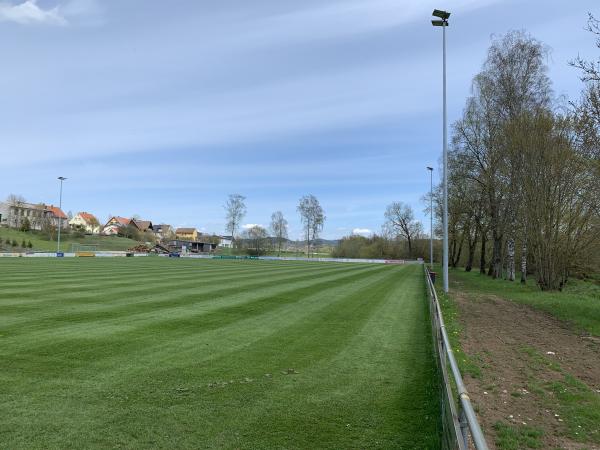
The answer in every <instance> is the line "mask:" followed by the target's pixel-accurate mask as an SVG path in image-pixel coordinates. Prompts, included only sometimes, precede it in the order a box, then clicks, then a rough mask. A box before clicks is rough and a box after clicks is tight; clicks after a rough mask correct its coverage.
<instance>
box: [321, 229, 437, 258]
mask: <svg viewBox="0 0 600 450" xmlns="http://www.w3.org/2000/svg"><path fill="white" fill-rule="evenodd" d="M434 244H435V245H434V247H435V248H434V252H435V254H436V255H437V254H438V253H439V248H438V247H439V244H438V242H435V241H434ZM411 247H412V248H411V249H410V251H409V246H408V241H407V240H406V239H403V238H387V237H385V236H378V235H374V236H371V237H364V236H356V235H355V236H347V237H345V238H343V239H341V240H340V242H339V244H338V246H337V247H335V248H334V249H333V251H332V252H331V256H333V257H334V258H369V259H416V258H423V259H424V260H426V261H429V239H425V238H422V237H417V238H415V239H414V240H413V241H412V242H411Z"/></svg>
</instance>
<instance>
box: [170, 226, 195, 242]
mask: <svg viewBox="0 0 600 450" xmlns="http://www.w3.org/2000/svg"><path fill="white" fill-rule="evenodd" d="M175 236H176V238H177V239H178V240H181V241H197V240H198V230H196V229H195V228H177V230H175Z"/></svg>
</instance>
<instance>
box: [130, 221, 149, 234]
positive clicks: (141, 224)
mask: <svg viewBox="0 0 600 450" xmlns="http://www.w3.org/2000/svg"><path fill="white" fill-rule="evenodd" d="M129 225H131V226H134V227H136V228H137V229H138V230H140V231H141V232H142V233H145V232H146V231H153V227H152V222H150V221H149V220H141V219H131V221H130V222H129Z"/></svg>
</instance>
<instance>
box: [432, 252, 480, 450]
mask: <svg viewBox="0 0 600 450" xmlns="http://www.w3.org/2000/svg"><path fill="white" fill-rule="evenodd" d="M423 267H424V269H425V278H426V280H427V289H428V291H429V311H430V314H431V325H432V331H433V339H434V341H435V342H434V346H435V350H436V364H437V366H438V370H439V373H440V378H441V385H442V392H441V397H442V398H441V408H442V411H441V414H442V448H443V449H453V450H455V449H459V450H467V449H468V448H469V443H471V444H472V445H473V446H474V448H475V449H476V450H488V446H487V443H486V441H485V438H484V436H483V432H482V431H481V426H480V425H479V422H478V421H477V416H476V415H475V411H474V410H473V405H472V404H471V400H470V398H469V393H468V392H467V388H466V387H465V384H464V382H463V379H462V376H461V374H460V370H459V369H458V364H457V362H456V358H455V357H454V352H453V351H452V347H451V346H450V340H449V339H448V333H447V332H446V326H445V324H444V317H443V315H442V311H441V309H440V302H439V300H438V296H437V293H436V291H435V288H434V286H433V282H432V280H431V276H430V274H429V269H428V268H427V265H425V264H423ZM448 366H450V372H448ZM449 373H451V374H452V381H453V382H454V386H455V388H456V392H454V391H453V389H452V385H451V382H450V378H449Z"/></svg>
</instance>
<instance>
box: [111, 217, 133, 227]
mask: <svg viewBox="0 0 600 450" xmlns="http://www.w3.org/2000/svg"><path fill="white" fill-rule="evenodd" d="M111 222H117V224H118V225H124V226H125V225H129V222H131V219H127V218H125V217H119V216H113V217H111V218H110V219H108V222H106V225H105V226H107V225H109V224H110V223H111Z"/></svg>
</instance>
